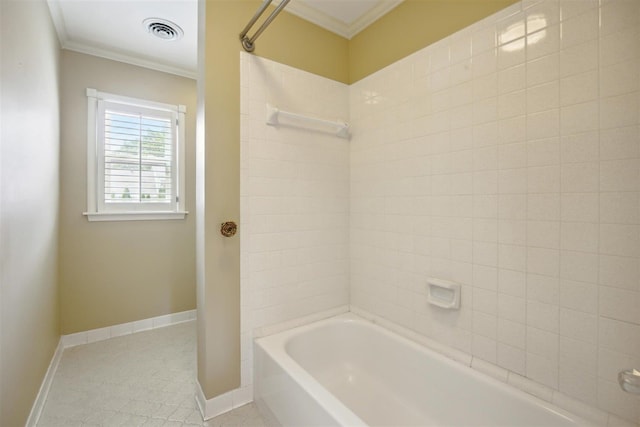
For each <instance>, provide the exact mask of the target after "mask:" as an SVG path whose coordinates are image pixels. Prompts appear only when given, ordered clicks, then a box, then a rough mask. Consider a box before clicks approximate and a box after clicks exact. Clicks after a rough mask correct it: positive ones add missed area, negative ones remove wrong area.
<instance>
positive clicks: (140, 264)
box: [60, 51, 196, 334]
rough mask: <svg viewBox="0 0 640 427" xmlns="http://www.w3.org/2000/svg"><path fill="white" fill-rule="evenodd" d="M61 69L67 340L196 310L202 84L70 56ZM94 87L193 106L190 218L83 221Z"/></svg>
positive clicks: (62, 293)
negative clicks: (73, 335)
mask: <svg viewBox="0 0 640 427" xmlns="http://www.w3.org/2000/svg"><path fill="white" fill-rule="evenodd" d="M61 66H62V69H61V91H62V100H63V102H62V111H61V116H62V117H61V118H62V122H61V152H60V153H61V156H60V165H61V179H60V184H61V205H60V318H61V328H62V334H69V333H73V332H78V331H85V330H89V329H95V328H100V327H105V326H110V325H115V324H119V323H125V322H130V321H134V320H139V319H145V318H149V317H154V316H159V315H163V314H168V313H174V312H179V311H184V310H191V309H194V308H195V292H196V290H195V218H194V217H195V215H194V213H195V194H194V186H195V184H194V180H195V170H194V168H195V153H194V149H195V144H194V141H195V117H196V82H195V81H194V80H192V79H188V78H184V77H178V76H174V75H170V74H166V73H162V72H158V71H153V70H149V69H145V68H140V67H137V66H133V65H129V64H124V63H121V62H116V61H111V60H107V59H103V58H98V57H94V56H90V55H84V54H80V53H76V52H70V51H63V52H62V63H61ZM88 87H91V88H95V89H97V90H99V91H104V92H110V93H115V94H120V95H125V96H131V97H136V98H145V99H150V100H153V101H158V102H165V103H173V104H184V105H186V107H187V115H186V123H187V127H186V183H187V194H186V203H187V210H188V211H189V212H190V214H189V215H187V217H186V219H184V220H171V221H114V222H88V221H87V218H86V217H84V216H83V215H82V213H83V212H85V211H86V210H87V202H86V191H87V190H86V146H87V97H86V88H88Z"/></svg>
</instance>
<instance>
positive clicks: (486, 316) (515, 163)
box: [350, 0, 640, 424]
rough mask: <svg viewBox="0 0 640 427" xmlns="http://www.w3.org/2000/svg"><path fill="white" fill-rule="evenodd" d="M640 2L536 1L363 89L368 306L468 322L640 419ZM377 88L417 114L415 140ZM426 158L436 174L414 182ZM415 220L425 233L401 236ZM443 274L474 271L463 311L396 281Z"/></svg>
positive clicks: (425, 324) (355, 297)
mask: <svg viewBox="0 0 640 427" xmlns="http://www.w3.org/2000/svg"><path fill="white" fill-rule="evenodd" d="M638 5H640V3H638V2H633V1H631V2H628V1H626V0H613V1H601V2H600V1H595V0H584V1H575V0H524V1H521V2H519V3H517V4H516V5H514V6H513V7H512V8H510V9H509V10H507V11H504V12H502V13H501V14H498V15H496V16H494V17H490V18H487V19H486V20H483V21H482V22H480V23H478V24H474V26H473V27H472V28H470V29H468V30H467V32H466V33H465V34H466V35H462V34H461V35H453V36H451V37H450V38H448V39H447V40H446V41H445V42H443V43H439V44H438V46H434V47H427V48H425V49H424V50H423V51H421V52H420V53H419V54H416V56H415V57H412V58H411V60H412V61H413V65H412V67H413V70H414V77H413V78H414V81H413V82H412V83H411V85H412V87H414V88H420V89H419V90H414V91H406V90H401V89H397V92H396V93H391V92H385V89H386V88H387V87H391V86H392V85H389V84H388V82H387V83H385V82H384V79H383V78H382V77H381V76H382V75H383V74H384V75H385V76H387V75H393V73H394V72H395V71H391V70H392V69H393V67H395V65H392V66H390V67H388V69H386V70H385V73H386V74H385V73H376V74H374V75H372V76H369V77H367V78H365V79H363V80H362V81H360V82H358V83H357V84H356V85H354V86H353V87H352V88H351V89H350V91H351V97H350V99H352V100H354V101H353V103H352V104H351V105H350V111H351V113H350V114H351V118H352V120H353V121H354V129H357V128H358V126H359V125H361V126H362V127H363V128H364V129H367V130H365V131H363V132H360V133H356V132H354V137H353V139H352V141H351V142H350V144H351V151H350V155H351V158H350V165H351V194H350V197H351V216H350V219H351V229H352V240H351V245H352V251H351V254H352V260H351V264H350V265H351V304H352V305H353V306H355V307H358V306H361V307H362V308H363V309H366V310H369V311H371V312H372V313H373V314H374V315H377V316H381V317H383V318H385V317H386V318H387V319H388V320H389V321H391V322H396V323H399V324H404V325H407V326H408V327H409V328H410V329H413V330H414V331H416V332H417V333H420V334H422V335H426V336H428V337H430V338H433V339H436V340H438V341H440V342H441V343H442V344H445V345H454V342H455V340H454V338H453V337H454V336H458V337H463V336H464V337H466V338H459V339H460V341H458V344H457V345H458V348H462V347H464V348H467V349H468V351H470V352H471V354H473V355H474V359H475V360H478V361H479V362H477V363H483V362H484V363H487V362H489V363H493V364H497V365H498V366H499V367H501V368H504V369H507V370H508V371H509V373H508V381H509V382H511V383H513V384H518V386H519V387H521V388H525V389H528V390H529V392H531V393H533V394H537V395H539V396H542V397H543V398H545V399H547V400H552V398H554V397H553V396H555V395H557V396H558V397H557V399H558V400H559V401H563V402H565V403H566V405H565V406H567V407H568V406H571V407H575V408H578V409H577V410H581V411H582V413H590V417H589V418H590V419H600V420H601V421H602V420H603V419H604V422H610V423H611V424H615V423H616V420H617V419H622V420H628V421H633V422H638V421H639V419H638V415H639V414H636V412H634V411H635V407H634V408H633V410H632V409H631V407H632V405H631V404H630V402H631V400H629V397H628V396H627V395H624V397H623V398H622V397H621V396H622V393H618V392H617V390H616V389H615V387H614V386H615V385H616V383H615V381H616V378H615V375H616V374H617V371H618V370H619V369H622V365H621V364H622V363H623V362H624V363H631V362H633V361H634V360H636V361H637V360H638V359H637V358H638V357H640V354H639V353H640V339H638V336H640V330H638V328H640V323H639V320H638V318H637V316H638V315H637V313H638V312H640V309H639V308H640V305H639V304H640V302H638V295H640V285H639V283H640V267H639V265H640V262H638V261H640V260H639V258H640V196H639V194H640V160H639V159H640V127H639V120H640V95H639V91H640V26H639V25H638V24H639V23H640V6H638ZM519 25H522V34H520V33H518V31H520V30H519V29H518V26H519ZM525 33H528V34H527V35H525ZM469 34H470V36H469ZM523 37H524V38H523ZM469 45H471V52H470V51H469ZM447 53H448V57H447ZM432 55H433V57H435V58H436V62H437V64H438V65H437V67H436V68H437V69H438V70H437V71H436V72H434V70H433V69H431V68H430V65H431V64H430V63H429V60H427V59H425V58H432ZM447 59H448V61H449V62H447ZM468 59H471V63H472V72H471V73H468V70H467V69H466V68H465V67H466V66H467V65H468V63H467V62H465V61H467V60H468ZM402 67H404V65H400V64H398V71H397V72H400V68H402ZM416 70H419V72H416ZM445 71H446V72H447V73H449V75H448V76H447V75H445V74H444V73H445ZM385 78H387V77H385ZM467 79H469V80H467ZM452 82H455V84H454V85H453V86H451V85H452ZM427 83H429V84H431V86H428V85H427ZM385 85H386V86H385ZM363 87H366V88H367V90H370V91H371V92H375V93H383V92H384V93H385V96H388V97H389V98H393V99H395V100H396V102H398V103H402V104H403V105H404V106H405V110H403V111H404V112H407V111H412V112H413V113H412V129H413V133H412V134H411V136H410V138H411V141H412V142H411V145H404V143H403V141H404V140H405V138H406V135H403V132H402V131H401V130H399V129H400V126H399V125H398V124H397V123H395V121H396V119H397V117H399V116H397V115H396V116H394V114H395V113H396V110H383V109H381V108H378V109H372V108H369V107H370V106H368V105H367V104H365V100H364V98H362V97H358V96H356V95H357V94H358V93H359V92H360V91H361V90H362V88H363ZM394 90H395V89H394ZM426 104H428V106H425V105H426ZM378 105H380V104H378ZM383 111H384V112H383ZM360 129H362V128H360ZM413 159H416V160H415V163H419V164H420V167H419V168H408V167H407V166H406V165H409V164H410V161H411V160H413ZM398 165H402V166H401V167H398ZM410 170H411V171H412V172H411V173H414V174H416V175H419V176H420V181H415V182H416V183H417V182H420V183H422V184H420V185H415V184H414V185H412V186H410V187H411V192H410V193H409V192H405V193H404V194H400V193H401V192H402V191H403V190H402V188H403V186H397V185H394V184H393V183H396V182H399V181H400V180H401V179H402V178H404V177H405V176H407V173H409V171H410ZM418 171H419V172H418ZM367 197H378V198H382V199H384V200H386V201H387V204H386V205H385V204H383V205H382V206H380V205H376V204H374V203H362V200H364V199H365V198H367ZM454 197H456V198H457V199H456V201H455V202H454V201H453V200H454ZM462 197H466V198H462ZM406 198H408V199H409V200H407V199H406ZM410 200H412V201H413V203H411V201H410ZM356 205H357V211H356ZM434 205H435V206H434ZM399 220H400V221H402V223H403V224H404V225H405V227H407V228H411V231H412V232H413V233H415V234H414V236H413V239H409V240H410V242H411V244H409V245H402V243H401V242H402V240H403V237H402V236H398V235H397V234H391V233H392V229H391V228H390V227H389V226H390V225H392V224H397V223H398V222H397V221H399ZM353 230H357V232H356V231H353ZM364 243H366V244H364ZM356 245H357V246H356ZM401 245H402V247H403V251H402V252H400V251H399V249H398V248H399V247H400V246H401ZM354 246H355V247H354ZM406 256H412V257H413V262H412V263H405V264H404V265H403V266H402V267H396V268H393V269H390V268H389V267H384V265H386V263H385V257H388V259H389V260H397V259H402V258H404V257H406ZM354 257H356V258H355V259H354ZM458 269H459V270H460V271H459V272H458V271H457V270H458ZM427 275H431V276H440V277H442V278H444V279H451V278H452V277H458V278H459V279H460V280H461V281H463V282H464V283H466V287H465V288H464V289H463V291H466V292H469V295H467V297H466V298H463V301H464V302H465V303H466V304H468V307H469V309H470V311H464V310H463V312H464V313H465V314H464V318H465V321H464V322H462V323H461V324H460V325H458V326H456V325H455V324H451V323H450V322H448V321H447V320H446V319H445V318H444V317H438V316H432V315H430V314H428V313H429V312H428V311H427V310H428V309H427V308H426V307H427V306H426V305H425V302H424V301H420V299H421V298H423V297H421V295H424V289H420V291H419V293H418V292H417V291H414V292H416V293H413V294H403V297H401V298H398V295H399V294H397V293H396V294H395V296H394V295H392V294H389V293H384V292H383V290H382V289H384V288H383V287H382V286H381V284H382V283H385V282H390V281H393V280H394V279H395V281H396V282H397V281H398V280H399V281H401V282H402V281H405V280H407V281H409V282H413V281H414V280H416V279H415V278H417V281H418V282H419V281H420V280H419V279H420V277H427ZM398 278H401V279H398ZM396 286H400V285H396ZM408 286H409V285H407V288H408ZM381 295H385V298H386V300H384V299H383V298H382V297H381ZM412 298H413V299H415V300H416V301H414V303H413V305H411V304H410V300H411V299H412ZM405 310H409V311H412V312H413V317H411V316H409V317H407V316H408V315H407V312H406V311H405ZM463 312H461V314H462V313H463ZM409 314H410V313H409ZM462 324H464V326H462ZM456 334H459V335H456ZM634 334H635V335H634ZM595 355H597V357H596V356H595ZM634 357H635V359H633V358H634ZM594 361H595V362H594ZM607 361H610V362H611V363H613V364H614V365H615V367H607V363H606V362H607ZM596 362H597V363H596ZM595 366H597V369H596V368H595ZM585 370H586V371H588V372H591V373H592V375H582V374H581V373H582V372H583V371H585ZM595 371H597V373H596V372H595ZM518 374H519V375H518ZM521 375H524V376H526V378H525V377H523V376H521ZM569 396H570V397H569ZM572 399H576V400H572ZM635 404H636V406H637V407H640V405H639V404H638V402H637V401H635ZM581 405H582V406H581ZM593 406H597V407H598V408H599V409H592V410H591V411H589V410H588V409H587V408H593ZM580 408H582V409H580ZM603 411H609V412H613V414H615V417H614V415H611V416H609V417H607V415H606V413H605V412H603ZM603 414H604V415H603ZM603 417H604V418H603ZM616 417H618V418H616ZM607 420H609V421H607ZM600 424H603V422H600Z"/></svg>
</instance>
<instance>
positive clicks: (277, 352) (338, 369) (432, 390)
mask: <svg viewBox="0 0 640 427" xmlns="http://www.w3.org/2000/svg"><path fill="white" fill-rule="evenodd" d="M278 335H279V336H274V337H266V338H265V339H262V340H258V341H257V342H256V344H257V345H256V360H260V362H258V363H261V364H263V366H261V367H260V366H259V367H257V368H256V373H257V374H258V376H262V377H263V378H262V380H258V381H257V383H262V384H263V389H262V390H257V392H256V396H257V397H259V398H260V399H261V400H262V401H264V400H265V399H262V397H263V396H264V394H265V391H267V390H270V389H271V390H273V387H272V386H273V384H271V385H266V386H265V378H267V382H269V381H271V382H272V383H273V382H274V381H276V382H280V383H281V384H279V385H278V386H277V387H276V388H277V390H279V391H280V393H273V395H277V396H278V397H277V399H279V400H281V401H282V400H286V399H288V398H287V397H285V396H286V393H285V392H283V391H284V390H286V389H287V388H289V389H292V387H291V385H292V384H293V385H294V386H300V389H299V390H297V391H296V392H294V393H293V394H292V397H291V398H295V399H300V398H301V396H304V395H305V394H308V395H310V396H311V397H313V398H316V399H317V400H319V402H318V405H319V406H320V407H321V408H323V411H324V412H326V415H328V418H327V419H325V425H345V423H343V422H341V421H340V417H338V419H337V424H334V423H333V422H328V420H329V419H336V418H335V417H334V416H332V415H331V412H332V408H338V412H342V413H344V412H345V408H348V409H347V410H346V412H349V411H350V412H352V413H353V414H352V415H353V416H354V418H353V419H355V420H362V423H363V424H364V425H379V426H397V425H406V426H487V425H491V426H543V425H544V426H559V427H560V426H576V425H587V423H586V422H584V420H578V419H577V418H575V417H572V416H571V415H570V414H568V413H566V412H564V411H562V410H560V409H557V408H554V407H553V406H551V405H549V404H547V403H546V402H543V401H540V400H538V399H535V398H533V397H532V396H529V395H526V394H525V393H522V392H520V391H519V390H515V389H513V388H512V387H509V386H507V385H505V384H502V383H500V382H499V381H496V380H494V379H492V378H490V377H488V376H486V375H484V374H481V373H478V372H477V371H475V370H472V369H471V368H468V367H465V366H463V365H461V364H459V363H457V362H454V361H452V360H450V359H447V358H446V357H444V356H442V355H439V354H437V353H434V352H433V351H430V350H429V349H426V348H424V347H422V346H420V345H418V344H416V343H413V342H411V341H409V340H406V339H404V338H402V337H399V336H396V335H394V334H393V333H390V332H388V331H386V330H384V329H382V328H380V327H379V326H376V325H372V324H370V323H369V322H367V321H365V320H363V319H359V318H358V317H357V316H354V315H353V314H349V315H346V316H345V315H343V316H338V317H336V318H334V319H330V320H327V321H322V322H318V323H316V324H314V325H310V326H307V327H302V328H296V329H294V330H291V331H286V332H285V333H282V334H278ZM266 366H268V369H265V367H266ZM265 373H266V376H265ZM309 378H311V381H309ZM284 382H290V384H288V385H286V386H285V385H283V383H284ZM314 382H315V384H314ZM318 389H320V390H324V391H326V392H328V394H329V398H328V399H325V401H324V402H323V401H322V400H323V398H324V397H327V396H326V395H325V396H323V395H319V396H318V393H317V391H316V392H314V390H318ZM309 390H310V391H309ZM267 394H268V392H267ZM273 395H272V396H271V397H270V400H271V402H267V404H266V406H268V407H270V408H276V412H277V411H280V412H282V410H281V409H278V408H279V405H280V404H281V403H282V402H274V401H273V400H274V398H273ZM266 400H269V399H266ZM336 402H339V403H337V404H336ZM269 403H275V404H274V405H269ZM296 406H298V407H308V405H306V406H305V405H301V406H300V405H298V404H296ZM306 411H308V409H307V410H305V411H303V412H306ZM285 415H287V414H285ZM297 416H300V414H297ZM276 418H278V419H279V420H280V418H281V417H279V416H278V414H276ZM317 419H318V418H316V417H315V415H314V416H313V417H309V418H308V419H304V415H303V418H302V419H300V418H298V419H296V422H294V423H291V422H290V420H291V418H290V417H289V416H288V415H287V416H284V417H282V420H281V423H282V424H283V425H308V424H314V423H313V422H311V421H310V420H317ZM349 424H350V425H353V423H349Z"/></svg>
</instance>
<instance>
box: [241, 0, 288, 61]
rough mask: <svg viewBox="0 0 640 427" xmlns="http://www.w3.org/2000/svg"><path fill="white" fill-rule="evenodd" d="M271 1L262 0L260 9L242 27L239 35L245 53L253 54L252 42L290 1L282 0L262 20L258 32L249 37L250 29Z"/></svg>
mask: <svg viewBox="0 0 640 427" xmlns="http://www.w3.org/2000/svg"><path fill="white" fill-rule="evenodd" d="M272 1H273V0H264V1H263V2H262V5H260V8H259V9H258V10H257V11H256V14H255V15H253V18H251V20H250V21H249V23H248V24H247V26H246V27H244V30H242V32H241V33H240V42H241V43H242V47H243V48H244V50H246V51H247V52H253V50H254V49H255V48H256V47H255V45H254V42H255V41H256V39H257V38H258V37H260V34H262V32H263V31H264V30H265V29H266V28H267V27H268V26H269V24H271V21H273V20H274V19H276V16H278V14H279V13H280V12H281V11H282V9H284V8H285V6H286V5H287V3H289V1H290V0H282V1H281V2H280V4H279V5H278V7H276V9H275V10H274V11H273V12H271V15H269V16H268V17H267V19H265V20H264V22H263V23H262V25H261V26H260V28H258V30H257V31H256V32H255V34H254V35H253V36H251V37H249V36H248V35H247V33H248V32H249V30H250V29H251V27H253V24H255V23H256V21H257V20H258V19H259V18H260V16H262V14H263V13H264V11H265V10H266V9H267V7H269V5H270V4H271V2H272Z"/></svg>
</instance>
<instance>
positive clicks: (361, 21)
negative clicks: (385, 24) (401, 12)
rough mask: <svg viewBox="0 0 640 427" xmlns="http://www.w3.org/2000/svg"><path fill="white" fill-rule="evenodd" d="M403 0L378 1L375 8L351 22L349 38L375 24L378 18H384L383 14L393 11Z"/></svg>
mask: <svg viewBox="0 0 640 427" xmlns="http://www.w3.org/2000/svg"><path fill="white" fill-rule="evenodd" d="M403 1H404V0H385V1H381V2H380V3H378V4H377V5H376V7H374V8H373V9H370V10H369V11H368V12H367V13H365V14H364V15H362V16H361V17H360V18H358V19H356V20H355V21H354V22H353V23H351V25H350V26H349V31H350V34H351V35H350V36H349V37H348V38H349V39H351V37H353V36H355V35H356V34H358V33H359V32H360V31H362V30H364V29H365V28H367V27H368V26H369V25H371V24H373V23H374V22H376V21H377V20H378V19H380V18H382V16H383V15H386V14H387V13H388V12H391V10H392V9H395V7H396V6H398V5H399V4H400V3H402V2H403Z"/></svg>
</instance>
